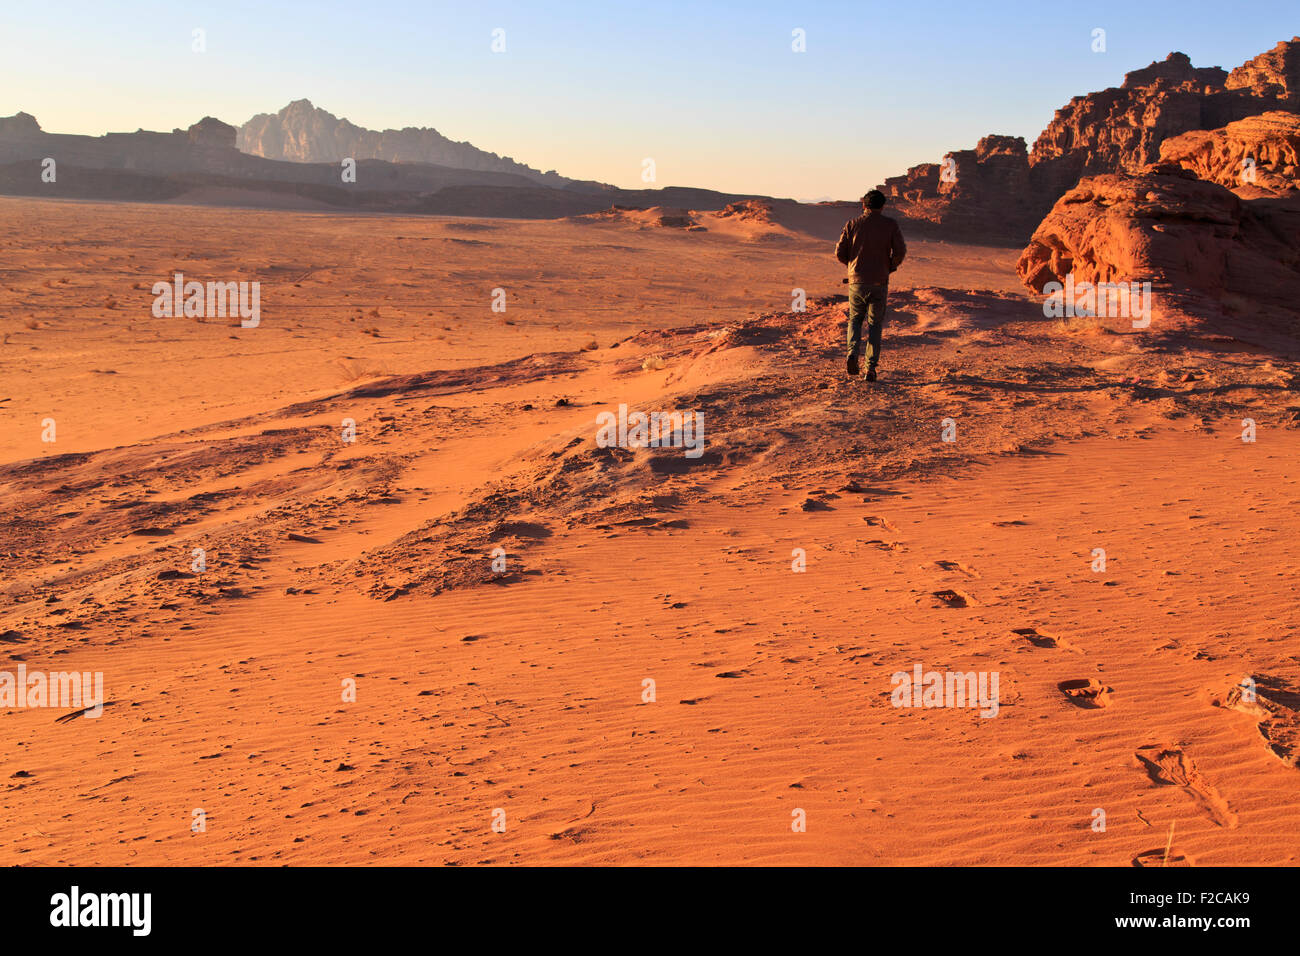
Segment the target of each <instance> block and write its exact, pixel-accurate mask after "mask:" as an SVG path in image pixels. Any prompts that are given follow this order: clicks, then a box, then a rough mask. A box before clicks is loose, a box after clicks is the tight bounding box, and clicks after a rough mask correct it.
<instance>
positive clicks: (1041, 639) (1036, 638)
mask: <svg viewBox="0 0 1300 956" xmlns="http://www.w3.org/2000/svg"><path fill="white" fill-rule="evenodd" d="M1011 633H1012V634H1019V635H1020V636H1021V637H1023V638H1024V639H1025V640H1027V641H1028V642H1029V643H1030V644H1033V645H1034V646H1035V647H1059V648H1060V649H1061V650H1063V651H1072V650H1074V645H1073V644H1071V643H1070V642H1069V641H1067V640H1066V639H1065V638H1063V637H1057V636H1056V635H1055V634H1048V633H1047V632H1046V631H1040V630H1039V629H1038V628H1036V627H1013V628H1012V629H1011ZM1067 683H1068V682H1067Z"/></svg>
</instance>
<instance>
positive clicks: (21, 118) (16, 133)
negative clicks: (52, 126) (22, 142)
mask: <svg viewBox="0 0 1300 956" xmlns="http://www.w3.org/2000/svg"><path fill="white" fill-rule="evenodd" d="M42 132H43V130H42V129H41V124H40V123H38V122H36V117H35V116H33V115H32V114H31V113H15V114H14V115H13V116H0V139H30V138H31V137H33V136H40V135H41V134H42Z"/></svg>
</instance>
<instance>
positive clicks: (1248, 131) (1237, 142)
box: [1160, 110, 1300, 241]
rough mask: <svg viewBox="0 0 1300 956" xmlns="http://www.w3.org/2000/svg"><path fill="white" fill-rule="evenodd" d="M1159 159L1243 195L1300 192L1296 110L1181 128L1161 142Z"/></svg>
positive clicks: (1299, 137)
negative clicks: (1190, 129)
mask: <svg viewBox="0 0 1300 956" xmlns="http://www.w3.org/2000/svg"><path fill="white" fill-rule="evenodd" d="M1160 160H1161V162H1169V163H1175V164H1177V165H1179V166H1182V167H1183V168H1184V169H1187V170H1190V171H1191V172H1192V173H1194V174H1195V175H1196V177H1197V178H1198V179H1204V180H1205V181H1206V182H1212V183H1218V184H1219V185H1220V186H1226V187H1227V188H1228V189H1231V190H1232V191H1233V192H1234V193H1236V194H1237V195H1238V196H1240V197H1242V198H1243V199H1254V198H1258V197H1261V196H1294V195H1300V114H1297V113H1287V112H1283V111H1281V110H1273V111H1271V112H1268V113H1261V114H1260V115H1259V116H1252V117H1249V118H1247V119H1243V120H1238V121H1237V122H1235V123H1229V124H1228V125H1227V126H1225V127H1224V128H1223V129H1216V130H1195V131H1193V132H1190V133H1183V134H1182V135H1180V136H1174V137H1171V138H1169V139H1167V140H1165V141H1164V142H1163V143H1161V144H1160ZM1297 240H1298V241H1300V237H1297Z"/></svg>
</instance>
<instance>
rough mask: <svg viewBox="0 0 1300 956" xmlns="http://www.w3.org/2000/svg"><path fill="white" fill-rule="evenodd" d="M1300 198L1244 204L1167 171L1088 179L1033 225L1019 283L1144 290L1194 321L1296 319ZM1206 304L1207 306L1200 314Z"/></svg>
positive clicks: (1166, 167)
mask: <svg viewBox="0 0 1300 956" xmlns="http://www.w3.org/2000/svg"><path fill="white" fill-rule="evenodd" d="M1297 237H1300V200H1285V199H1282V200H1279V199H1257V200H1242V199H1241V198H1239V197H1238V196H1236V195H1234V194H1233V193H1232V192H1231V191H1229V190H1228V189H1226V188H1224V187H1223V186H1220V185H1218V184H1216V183H1210V182H1203V181H1201V180H1198V179H1196V178H1195V177H1194V175H1193V174H1192V173H1191V172H1190V171H1188V170H1185V169H1183V168H1182V167H1179V166H1175V165H1173V164H1161V165H1155V166H1152V167H1150V168H1148V169H1146V170H1144V171H1142V172H1140V173H1137V174H1131V173H1112V174H1107V175H1102V176H1090V177H1087V178H1085V179H1083V180H1081V181H1080V182H1079V183H1078V185H1076V186H1075V187H1074V188H1073V189H1071V190H1069V191H1068V192H1067V193H1066V194H1065V195H1064V196H1062V197H1061V199H1060V200H1059V201H1058V202H1057V203H1056V205H1055V206H1054V207H1053V208H1052V211H1051V212H1050V213H1049V214H1048V215H1047V217H1046V218H1045V219H1044V220H1043V221H1042V223H1041V224H1040V225H1039V227H1038V229H1037V230H1036V231H1035V233H1034V236H1033V238H1032V239H1031V240H1030V243H1029V245H1028V246H1027V247H1026V248H1025V251H1024V252H1023V253H1022V254H1021V256H1020V261H1019V263H1018V264H1017V266H1016V271H1017V273H1018V274H1019V276H1020V278H1021V280H1022V281H1023V282H1024V284H1025V285H1026V286H1027V287H1028V288H1029V289H1030V290H1031V291H1033V292H1039V293H1041V292H1043V291H1044V287H1045V286H1046V285H1047V284H1048V283H1049V282H1060V283H1064V282H1065V281H1066V278H1067V276H1073V282H1074V283H1076V284H1077V283H1080V282H1091V283H1099V282H1150V283H1151V284H1152V288H1153V290H1154V291H1155V292H1156V293H1157V294H1163V295H1167V296H1174V297H1178V298H1179V299H1180V300H1182V301H1183V302H1185V303H1186V304H1188V305H1189V306H1191V307H1192V309H1193V311H1199V312H1200V313H1201V314H1209V312H1217V311H1223V312H1226V313H1227V314H1230V315H1231V314H1236V315H1246V314H1247V313H1249V312H1251V311H1252V310H1254V309H1256V308H1260V307H1267V308H1269V309H1272V310H1282V311H1285V312H1288V313H1290V314H1292V315H1293V316H1294V317H1295V318H1296V319H1297V320H1300V242H1297ZM1206 306H1212V307H1213V308H1211V309H1208V310H1207V309H1206V308H1205V307H1206Z"/></svg>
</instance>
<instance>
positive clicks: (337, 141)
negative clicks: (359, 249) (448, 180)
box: [236, 100, 573, 186]
mask: <svg viewBox="0 0 1300 956" xmlns="http://www.w3.org/2000/svg"><path fill="white" fill-rule="evenodd" d="M236 145H237V146H238V148H239V149H240V150H242V151H243V152H245V153H250V154H252V155H254V156H262V157H265V158H266V159H280V160H288V161H290V162H295V163H338V162H340V161H341V160H344V159H347V158H349V157H351V158H352V159H356V160H362V159H382V160H386V161H388V162H391V163H432V164H434V165H437V166H449V167H452V168H454V169H470V170H475V171H477V172H494V173H513V174H515V175H516V176H523V177H526V178H527V179H530V180H532V181H533V182H536V183H540V184H542V185H545V186H565V185H568V184H570V183H572V182H573V180H570V179H566V178H565V177H563V176H561V175H559V174H558V173H556V172H555V171H554V170H551V171H550V172H545V173H543V172H541V171H540V170H536V169H533V168H532V167H531V166H525V165H524V164H523V163H517V162H515V161H514V160H513V159H511V158H510V157H509V156H498V155H497V154H496V153H489V152H487V151H486V150H482V149H478V148H477V147H475V146H472V145H470V144H469V143H457V142H454V141H452V140H450V139H448V138H447V137H445V136H443V135H442V134H441V133H439V132H438V131H437V130H436V129H432V128H430V127H418V128H417V127H414V126H408V127H406V128H405V129H385V130H373V129H366V128H364V127H361V126H357V125H356V124H355V123H352V122H349V121H348V120H346V119H340V118H339V117H337V116H335V115H334V114H333V113H330V112H327V111H326V110H323V109H320V108H319V107H316V106H313V105H312V103H311V101H310V100H294V101H293V102H292V103H290V104H289V105H288V106H286V107H285V108H284V109H282V110H280V112H278V113H274V114H273V113H259V114H258V115H256V116H254V117H253V118H252V119H250V120H249V121H248V122H247V123H245V124H244V125H243V126H242V127H240V129H239V136H238V139H237V141H236Z"/></svg>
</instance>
